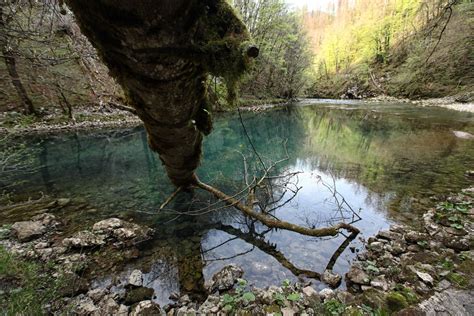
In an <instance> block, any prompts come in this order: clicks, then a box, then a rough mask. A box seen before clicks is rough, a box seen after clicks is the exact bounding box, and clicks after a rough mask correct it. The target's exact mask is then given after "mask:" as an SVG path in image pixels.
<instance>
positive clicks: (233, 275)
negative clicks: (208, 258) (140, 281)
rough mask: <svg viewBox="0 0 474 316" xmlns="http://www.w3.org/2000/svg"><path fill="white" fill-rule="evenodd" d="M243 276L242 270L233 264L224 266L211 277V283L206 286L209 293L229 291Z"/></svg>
mask: <svg viewBox="0 0 474 316" xmlns="http://www.w3.org/2000/svg"><path fill="white" fill-rule="evenodd" d="M243 275H244V270H242V268H241V267H238V266H236V265H234V264H231V265H228V266H225V267H224V268H222V270H221V271H219V272H217V273H216V274H214V275H213V276H212V279H211V282H210V284H209V285H208V288H209V292H210V293H213V292H215V291H227V290H230V289H231V288H232V287H233V286H234V284H235V283H236V282H237V279H239V278H241V277H242V276H243Z"/></svg>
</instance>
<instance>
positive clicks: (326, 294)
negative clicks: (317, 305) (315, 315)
mask: <svg viewBox="0 0 474 316" xmlns="http://www.w3.org/2000/svg"><path fill="white" fill-rule="evenodd" d="M335 295H336V294H335V293H334V291H333V290H331V289H328V288H326V289H322V290H321V291H319V296H321V298H322V299H323V300H325V301H326V300H330V299H332V298H333V297H334V296H335Z"/></svg>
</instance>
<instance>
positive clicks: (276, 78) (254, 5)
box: [209, 0, 311, 106]
mask: <svg viewBox="0 0 474 316" xmlns="http://www.w3.org/2000/svg"><path fill="white" fill-rule="evenodd" d="M233 5H234V7H235V9H236V11H238V13H239V14H240V15H241V17H242V20H243V21H244V23H245V25H246V26H247V28H248V29H249V32H250V36H251V43H253V44H255V45H256V46H257V47H258V48H259V50H260V55H259V57H258V58H257V59H256V60H255V63H254V64H253V65H252V66H251V67H250V72H249V73H248V74H247V75H245V76H244V77H243V80H242V83H241V89H240V90H241V95H242V96H243V97H244V98H249V97H250V98H251V99H272V98H276V97H278V98H285V99H291V98H294V97H296V96H298V95H300V94H301V93H302V91H303V90H304V89H305V86H306V84H307V81H308V80H307V78H308V75H309V73H308V69H309V68H310V62H311V57H310V56H311V54H310V50H309V49H308V40H307V38H306V35H305V33H304V31H303V28H302V20H301V16H300V15H299V14H298V13H296V12H293V11H290V10H289V9H288V7H287V4H286V3H285V1H283V0H250V1H242V0H234V1H233ZM217 86H218V87H217ZM209 88H210V94H211V95H212V94H214V95H215V96H219V95H222V91H227V94H228V95H232V90H233V89H234V87H233V85H232V82H231V85H229V82H227V81H226V80H223V81H216V80H215V79H214V78H211V84H210V85H209ZM219 101H220V103H229V102H228V101H229V100H227V101H226V100H222V98H221V99H220V100H219ZM234 105H237V104H234ZM231 106H232V105H231Z"/></svg>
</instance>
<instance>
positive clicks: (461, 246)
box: [443, 237, 471, 251]
mask: <svg viewBox="0 0 474 316" xmlns="http://www.w3.org/2000/svg"><path fill="white" fill-rule="evenodd" d="M443 245H445V246H446V247H448V248H451V249H453V250H455V251H467V250H469V249H470V246H471V245H470V242H469V239H467V238H456V237H454V238H453V237H451V238H445V239H444V240H443Z"/></svg>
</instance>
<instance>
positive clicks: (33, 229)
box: [12, 221, 46, 242]
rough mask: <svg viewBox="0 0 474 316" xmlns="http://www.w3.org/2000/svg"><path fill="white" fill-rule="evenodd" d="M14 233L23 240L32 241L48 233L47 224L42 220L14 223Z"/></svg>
mask: <svg viewBox="0 0 474 316" xmlns="http://www.w3.org/2000/svg"><path fill="white" fill-rule="evenodd" d="M12 232H13V235H14V236H15V237H16V238H18V240H20V241H21V242H25V241H30V240H32V239H35V238H38V237H40V236H42V235H44V233H46V226H44V225H43V223H42V222H40V221H24V222H16V223H15V224H13V225H12Z"/></svg>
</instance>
